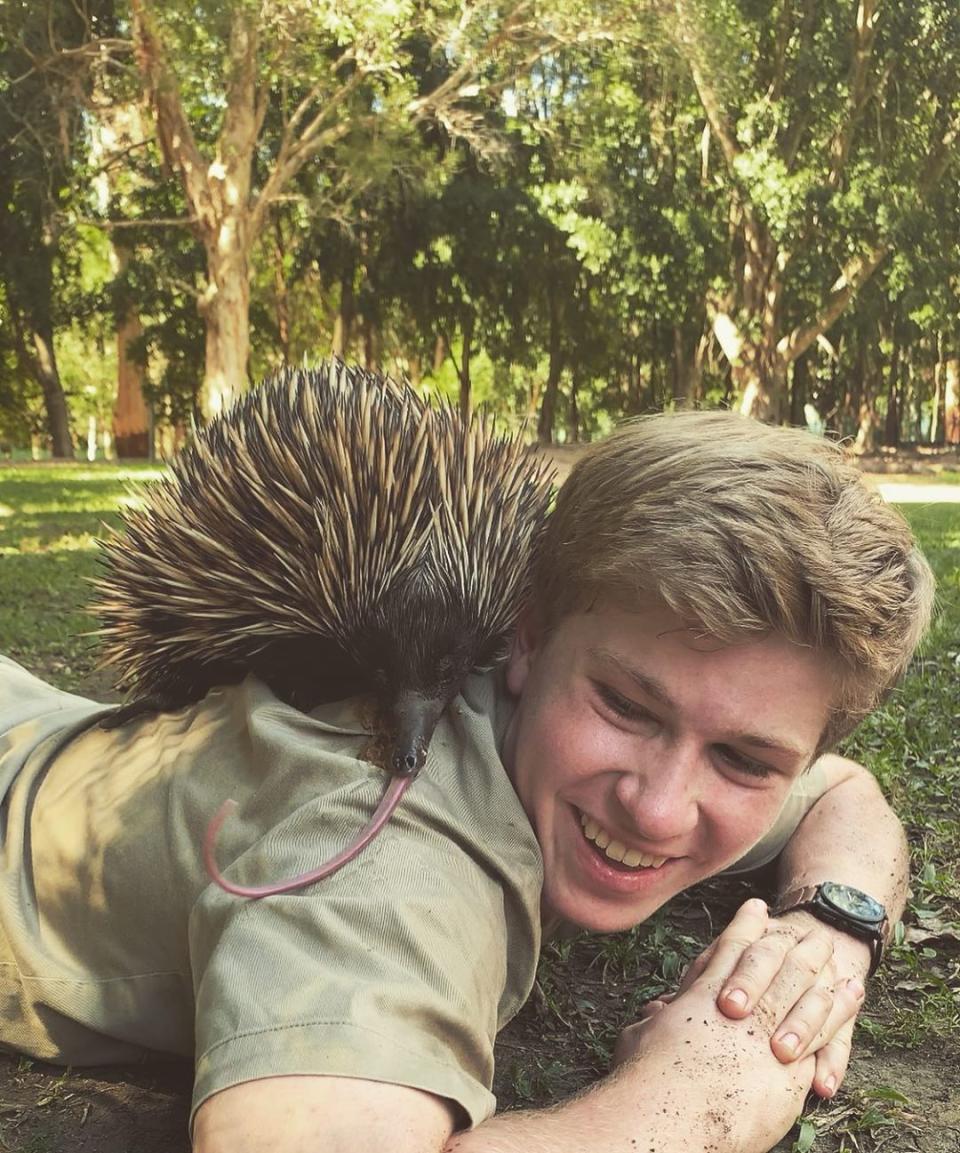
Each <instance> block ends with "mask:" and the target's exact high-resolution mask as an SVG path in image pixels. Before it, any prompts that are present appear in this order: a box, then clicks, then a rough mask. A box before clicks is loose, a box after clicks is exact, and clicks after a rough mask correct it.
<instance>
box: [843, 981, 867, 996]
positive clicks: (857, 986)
mask: <svg viewBox="0 0 960 1153" xmlns="http://www.w3.org/2000/svg"><path fill="white" fill-rule="evenodd" d="M847 988H848V989H849V990H850V992H851V993H852V994H853V995H854V997H862V996H863V995H864V993H865V992H866V989H864V987H863V982H862V981H861V980H860V978H859V977H851V978H850V980H849V981H848V982H847Z"/></svg>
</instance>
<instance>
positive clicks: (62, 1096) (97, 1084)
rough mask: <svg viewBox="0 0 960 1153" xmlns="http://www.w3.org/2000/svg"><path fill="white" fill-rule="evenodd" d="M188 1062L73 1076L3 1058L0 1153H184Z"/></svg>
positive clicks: (189, 1078) (0, 1069)
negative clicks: (0, 1150) (4, 1152)
mask: <svg viewBox="0 0 960 1153" xmlns="http://www.w3.org/2000/svg"><path fill="white" fill-rule="evenodd" d="M192 1076H193V1071H192V1069H191V1068H190V1066H188V1065H185V1064H176V1065H172V1064H163V1065H156V1066H138V1067H136V1068H128V1069H112V1068H111V1069H96V1070H85V1071H83V1072H75V1071H72V1070H64V1069H59V1068H55V1067H54V1066H51V1065H43V1064H41V1063H40V1062H32V1061H25V1060H22V1059H18V1058H16V1057H0V1149H3V1150H9V1151H10V1153H189V1151H190V1142H189V1140H188V1138H187V1120H188V1116H189V1112H190V1085H191V1081H192Z"/></svg>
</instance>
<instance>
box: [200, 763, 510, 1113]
mask: <svg viewBox="0 0 960 1153" xmlns="http://www.w3.org/2000/svg"><path fill="white" fill-rule="evenodd" d="M376 800H377V790H376V785H375V783H372V782H369V781H367V782H357V783H355V784H353V785H352V786H351V787H350V788H348V789H347V790H345V792H344V794H343V795H342V796H337V797H331V796H329V795H328V796H327V797H326V798H325V800H324V806H323V811H322V813H321V812H319V811H318V810H317V809H315V808H313V807H312V806H304V807H303V809H301V810H298V811H297V812H296V813H294V814H291V816H290V817H289V818H288V820H287V821H286V822H284V825H283V826H282V827H279V828H276V829H274V830H272V831H271V833H270V834H269V836H268V837H266V838H264V840H263V841H262V842H261V843H260V844H258V845H256V846H254V847H253V849H252V850H251V852H249V853H247V854H244V856H243V858H242V859H241V860H240V861H238V862H237V866H238V867H239V871H235V872H234V873H233V875H234V876H237V877H243V879H244V880H246V881H249V880H251V879H253V878H254V877H255V878H256V879H257V880H263V879H265V877H267V876H272V877H274V878H276V877H279V876H286V875H289V874H290V871H291V870H293V871H297V870H298V869H299V868H301V867H303V865H302V863H301V859H302V857H303V856H304V855H305V856H306V857H307V858H308V859H312V860H313V862H314V863H316V860H317V859H318V856H321V859H322V854H323V852H324V849H325V848H326V847H327V846H328V844H329V833H330V832H331V829H330V828H329V827H328V826H329V821H330V816H329V814H330V813H331V812H332V811H335V812H338V813H339V815H340V820H341V826H342V827H341V828H340V830H337V831H339V832H341V833H343V832H345V831H346V830H347V829H349V830H350V832H355V830H356V828H358V827H359V823H360V821H361V819H362V818H363V817H364V816H365V815H367V814H368V813H369V812H370V811H371V810H372V807H373V804H374V803H375V802H376ZM325 827H326V835H325V834H324V829H325ZM318 834H319V835H318ZM324 842H327V846H325V844H324ZM502 909H503V897H502V888H501V886H500V885H499V884H498V883H497V882H496V879H495V878H492V877H490V876H489V875H488V874H487V873H486V872H485V871H484V870H483V869H482V868H480V867H478V865H477V862H476V861H474V860H473V859H472V858H471V855H470V853H469V852H468V851H464V848H463V847H462V843H460V844H458V842H457V840H456V839H455V838H452V837H450V836H449V835H444V833H443V832H442V831H437V830H433V829H431V828H429V826H428V825H426V824H425V823H421V822H418V820H417V814H416V811H415V807H414V806H412V805H410V806H407V807H406V809H405V810H404V811H402V812H398V813H397V814H395V816H394V818H393V820H392V821H391V823H390V825H389V826H388V828H387V830H386V831H385V832H384V833H383V834H382V835H381V837H380V838H378V840H377V841H376V842H374V844H373V845H372V846H370V847H369V848H368V849H367V850H366V851H365V852H364V853H363V854H361V856H360V857H359V858H358V859H357V860H356V861H354V862H352V863H351V864H350V865H349V866H347V867H346V868H344V869H342V870H341V871H340V872H339V873H337V874H335V875H334V876H333V877H330V878H328V879H327V880H325V881H323V882H321V883H319V884H317V885H314V886H310V887H308V888H307V889H305V890H302V891H300V892H294V893H289V894H284V895H282V896H275V897H270V898H267V899H264V900H259V901H243V900H238V899H237V898H235V897H231V896H229V895H228V894H226V893H224V892H222V891H221V890H219V889H218V888H216V887H215V886H210V887H209V888H208V889H206V890H205V891H204V893H203V894H201V896H200V899H199V901H198V902H197V905H196V906H195V908H194V912H193V915H192V918H191V927H190V934H191V956H192V959H193V965H194V981H195V990H196V1005H197V1049H196V1051H197V1063H196V1082H195V1090H194V1101H193V1109H194V1112H195V1111H196V1109H197V1108H198V1107H199V1105H200V1104H201V1103H202V1102H203V1101H204V1100H205V1099H206V1098H207V1097H209V1096H210V1095H211V1094H213V1093H215V1092H218V1091H219V1090H221V1089H224V1088H227V1087H229V1086H230V1085H235V1084H238V1083H240V1082H243V1081H248V1080H254V1079H258V1078H261V1077H272V1076H283V1075H288V1074H326V1075H331V1076H344V1077H359V1078H363V1079H367V1080H373V1081H384V1082H390V1083H392V1084H398V1085H408V1086H411V1087H413V1088H417V1089H422V1090H425V1091H427V1092H430V1093H434V1094H436V1095H438V1096H441V1097H445V1098H448V1099H450V1100H451V1101H453V1102H455V1103H457V1104H458V1105H459V1106H460V1108H461V1109H462V1111H463V1113H464V1115H465V1118H466V1119H467V1120H468V1121H469V1123H470V1124H474V1125H475V1124H477V1123H479V1122H480V1121H482V1120H483V1119H484V1118H486V1117H487V1116H489V1115H490V1114H491V1113H492V1112H493V1110H494V1107H495V1099H494V1097H493V1095H492V1093H491V1092H490V1085H491V1082H492V1077H493V1044H494V1038H495V1036H496V1030H497V1012H498V1004H499V1001H500V998H501V996H502V994H503V989H504V983H505V980H506V959H505V956H506V941H505V930H504V927H503V911H502Z"/></svg>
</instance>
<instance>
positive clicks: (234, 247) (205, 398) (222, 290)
mask: <svg viewBox="0 0 960 1153" xmlns="http://www.w3.org/2000/svg"><path fill="white" fill-rule="evenodd" d="M220 231H221V232H222V233H223V236H222V238H221V240H220V242H219V243H211V244H208V245H207V274H208V277H209V286H208V289H207V291H206V293H205V295H204V299H203V300H202V302H201V313H202V315H203V318H204V320H205V322H206V329H207V343H206V367H205V371H204V377H203V392H202V393H201V398H200V406H201V411H202V413H203V416H204V418H205V419H207V420H209V419H210V418H211V417H214V416H216V415H217V414H218V413H221V412H223V411H224V410H225V409H227V408H229V407H230V405H231V404H233V402H234V401H235V400H236V399H237V398H238V397H239V396H240V394H241V393H242V392H243V391H245V389H246V387H247V384H248V381H247V364H248V362H249V358H250V274H249V267H248V263H247V250H246V242H245V240H243V239H241V237H240V235H239V233H240V232H241V231H242V230H241V229H239V228H227V227H224V228H223V229H221V230H220Z"/></svg>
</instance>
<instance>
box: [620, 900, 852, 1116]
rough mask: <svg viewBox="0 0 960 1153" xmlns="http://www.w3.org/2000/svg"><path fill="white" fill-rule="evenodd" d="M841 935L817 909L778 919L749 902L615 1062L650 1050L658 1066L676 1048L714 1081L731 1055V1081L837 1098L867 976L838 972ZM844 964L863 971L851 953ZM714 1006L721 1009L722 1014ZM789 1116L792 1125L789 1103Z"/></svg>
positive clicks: (652, 1008)
mask: <svg viewBox="0 0 960 1153" xmlns="http://www.w3.org/2000/svg"><path fill="white" fill-rule="evenodd" d="M836 938H837V934H835V933H834V932H833V931H832V930H830V929H829V928H827V927H826V926H823V925H821V924H820V923H819V922H818V921H816V920H815V919H814V918H812V917H811V916H809V914H800V915H794V914H790V915H789V916H787V917H782V918H770V917H769V915H768V913H767V909H766V906H765V904H764V903H763V902H762V901H758V900H751V901H747V902H746V903H745V904H744V905H742V906H741V907H740V909H739V910H738V912H737V914H736V916H735V917H734V918H733V920H732V921H731V922H730V924H729V925H728V926H727V928H726V929H725V930H724V931H723V933H722V934H721V935H720V936H719V937H718V938H717V939H716V941H714V942H713V944H712V945H711V946H710V947H709V948H708V949H707V950H706V951H705V952H704V953H703V954H701V956H700V957H699V958H697V960H696V961H695V962H694V963H693V964H692V965H691V966H690V968H689V969H688V971H687V973H686V974H685V976H684V979H683V981H682V983H681V985H680V988H679V989H678V991H677V993H676V994H673V995H671V996H668V997H663V998H661V999H659V1000H657V1001H653V1002H651V1003H650V1004H648V1005H647V1006H646V1007H645V1008H644V1011H643V1014H642V1016H641V1019H640V1020H639V1021H638V1022H637V1023H636V1024H635V1025H631V1026H630V1027H629V1028H627V1029H626V1030H624V1032H623V1033H622V1034H621V1037H620V1040H619V1042H618V1045H617V1050H616V1053H615V1057H614V1060H615V1064H617V1065H623V1064H625V1063H627V1062H629V1061H631V1060H632V1059H634V1058H641V1059H642V1060H643V1062H644V1064H645V1065H649V1063H650V1056H651V1054H652V1053H653V1054H656V1055H657V1056H658V1057H659V1056H661V1055H663V1054H669V1053H671V1052H672V1053H674V1054H675V1055H677V1057H676V1060H675V1062H674V1063H675V1065H679V1064H680V1063H681V1062H682V1063H683V1064H685V1065H686V1064H690V1063H691V1061H692V1062H693V1064H695V1065H696V1066H698V1067H699V1075H700V1076H701V1077H704V1078H705V1080H706V1081H707V1082H709V1081H710V1080H711V1079H712V1078H713V1079H717V1080H718V1081H719V1080H720V1078H718V1077H716V1074H715V1071H714V1069H712V1068H706V1067H707V1066H710V1065H712V1064H713V1065H715V1064H716V1063H717V1062H725V1064H726V1070H727V1071H726V1073H725V1074H724V1076H725V1077H726V1078H727V1080H726V1081H724V1082H723V1083H724V1084H734V1085H736V1083H737V1082H738V1078H739V1079H740V1080H742V1081H743V1083H744V1084H747V1083H749V1081H750V1078H751V1077H752V1078H753V1079H754V1081H755V1082H756V1083H757V1084H760V1083H763V1082H766V1083H768V1084H769V1085H771V1086H774V1085H776V1084H778V1083H779V1082H780V1081H784V1080H785V1082H786V1084H785V1085H784V1088H786V1089H788V1090H790V1091H791V1092H792V1091H796V1092H797V1094H798V1097H799V1101H800V1103H802V1097H803V1094H804V1093H805V1092H806V1091H807V1090H808V1089H809V1088H811V1087H812V1088H813V1089H814V1091H815V1092H816V1093H818V1094H819V1095H821V1096H824V1097H831V1096H833V1094H834V1093H835V1092H836V1089H837V1088H838V1086H839V1084H840V1082H841V1080H842V1079H843V1075H844V1073H845V1072H846V1067H847V1061H848V1058H849V1052H850V1041H851V1037H852V1033H853V1024H854V1020H855V1018H856V1015H857V1013H858V1012H859V1009H860V1006H861V1005H862V1003H863V982H862V981H861V980H860V979H859V977H857V976H852V977H848V976H846V975H845V974H844V975H840V974H838V966H837V964H836V963H835V959H834V951H835V948H834V946H835V941H836ZM853 956H854V958H856V954H853ZM842 967H843V968H844V969H845V970H847V971H855V964H854V965H851V964H848V963H847V961H846V959H845V961H844V965H843V966H842ZM711 1007H712V1008H713V1009H715V1010H718V1011H719V1012H716V1011H714V1012H713V1013H712V1019H711V1014H710V1009H711ZM701 1034H702V1036H701ZM764 1051H765V1052H766V1054H767V1056H766V1057H764V1055H763V1054H764ZM771 1051H772V1054H773V1056H774V1057H775V1058H776V1060H777V1062H779V1067H780V1068H782V1069H783V1076H782V1077H781V1076H779V1075H778V1074H777V1068H778V1066H777V1064H776V1063H775V1062H773V1061H770V1060H769V1054H770V1052H771ZM734 1053H735V1054H736V1060H735V1061H731V1054H734ZM685 1054H689V1058H686V1057H685ZM731 1070H732V1072H731ZM793 1115H794V1116H795V1113H794V1114H793ZM784 1117H785V1118H786V1127H787V1128H788V1127H789V1123H790V1121H792V1117H791V1116H790V1114H789V1107H787V1108H786V1110H785V1113H784Z"/></svg>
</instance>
